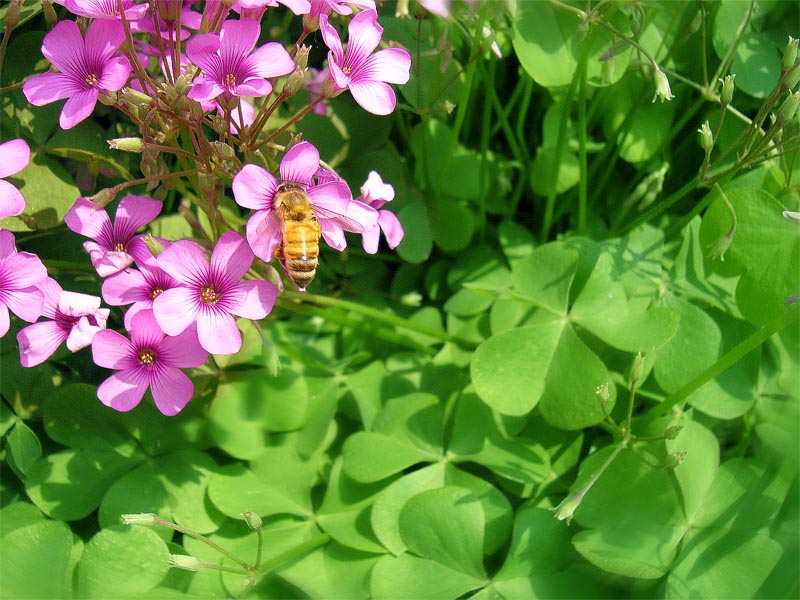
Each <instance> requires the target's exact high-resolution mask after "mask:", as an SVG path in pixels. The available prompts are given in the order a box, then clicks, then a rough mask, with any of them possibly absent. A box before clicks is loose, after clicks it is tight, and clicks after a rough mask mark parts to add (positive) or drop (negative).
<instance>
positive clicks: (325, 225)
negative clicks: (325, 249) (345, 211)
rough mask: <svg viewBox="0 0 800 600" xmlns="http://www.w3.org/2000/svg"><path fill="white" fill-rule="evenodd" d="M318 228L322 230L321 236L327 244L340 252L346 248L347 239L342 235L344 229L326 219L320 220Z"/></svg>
mask: <svg viewBox="0 0 800 600" xmlns="http://www.w3.org/2000/svg"><path fill="white" fill-rule="evenodd" d="M319 228H320V231H321V232H322V238H323V239H324V240H325V242H326V243H327V244H328V246H330V247H331V248H335V249H336V250H339V251H340V252H341V251H342V250H344V249H345V248H347V239H346V238H345V237H344V231H343V230H342V228H341V226H339V225H338V224H337V223H335V222H334V221H330V220H328V219H324V220H320V222H319Z"/></svg>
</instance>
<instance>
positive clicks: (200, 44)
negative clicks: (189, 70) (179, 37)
mask: <svg viewBox="0 0 800 600" xmlns="http://www.w3.org/2000/svg"><path fill="white" fill-rule="evenodd" d="M219 47H220V41H219V36H218V35H217V34H215V33H200V34H198V35H196V36H194V37H193V38H192V39H190V40H189V41H188V42H186V56H188V57H189V60H190V61H192V63H193V64H195V65H197V66H198V67H200V68H201V69H202V70H203V71H206V72H209V71H213V70H215V69H216V68H218V67H219V62H220V61H219V56H218V55H217V51H218V50H219Z"/></svg>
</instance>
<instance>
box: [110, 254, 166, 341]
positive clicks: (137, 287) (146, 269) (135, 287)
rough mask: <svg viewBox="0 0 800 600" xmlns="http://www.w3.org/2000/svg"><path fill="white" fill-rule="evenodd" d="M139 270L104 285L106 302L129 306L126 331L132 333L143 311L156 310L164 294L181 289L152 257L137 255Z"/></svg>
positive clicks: (149, 255) (130, 270) (126, 271)
mask: <svg viewBox="0 0 800 600" xmlns="http://www.w3.org/2000/svg"><path fill="white" fill-rule="evenodd" d="M135 253H136V256H135V259H136V264H137V265H138V267H139V270H138V271H137V270H136V269H123V270H122V271H120V272H119V273H115V274H114V275H111V276H110V277H108V278H107V279H106V280H105V281H103V299H104V300H105V301H106V302H107V303H108V304H110V305H111V306H126V305H128V304H132V305H133V306H131V307H130V308H129V309H128V310H127V311H125V329H128V330H130V329H131V321H132V319H133V316H134V315H135V314H136V313H138V312H139V311H142V310H152V308H153V300H155V299H156V298H157V297H158V296H159V295H160V294H161V293H162V292H164V291H166V290H169V289H172V288H174V287H178V282H177V281H175V279H173V278H172V276H170V275H169V273H167V272H166V271H164V270H163V269H162V268H161V267H159V266H158V261H157V260H156V259H155V258H154V257H153V255H152V254H150V251H149V250H146V251H145V252H144V253H139V252H138V251H135Z"/></svg>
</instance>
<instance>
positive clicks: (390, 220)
mask: <svg viewBox="0 0 800 600" xmlns="http://www.w3.org/2000/svg"><path fill="white" fill-rule="evenodd" d="M378 225H380V228H381V229H382V230H383V233H384V235H385V236H386V241H387V243H388V244H389V248H392V249H394V248H397V246H398V245H399V244H400V242H402V241H403V237H405V235H406V232H405V229H403V226H402V225H401V224H400V220H399V219H398V218H397V216H396V215H395V214H394V213H393V212H391V211H388V210H382V211H380V212H379V214H378Z"/></svg>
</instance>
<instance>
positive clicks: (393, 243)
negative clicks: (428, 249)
mask: <svg viewBox="0 0 800 600" xmlns="http://www.w3.org/2000/svg"><path fill="white" fill-rule="evenodd" d="M358 200H359V201H360V202H363V203H364V204H366V205H367V206H371V207H372V208H374V209H375V210H377V211H378V224H377V225H376V226H375V227H373V228H372V229H368V230H367V231H365V232H364V233H363V234H362V238H361V243H362V245H363V246H364V251H365V252H368V253H369V254H375V253H376V252H377V251H378V241H379V238H380V232H381V231H383V234H384V235H385V236H386V241H387V242H388V244H389V248H396V247H397V245H398V244H399V243H400V242H402V241H403V237H404V236H405V230H404V229H403V226H402V225H401V224H400V221H399V220H398V219H397V216H396V215H395V214H394V213H393V212H391V211H388V210H379V209H380V208H381V207H382V206H383V205H384V204H386V203H387V202H390V201H391V200H394V188H393V187H392V186H391V185H389V184H388V183H383V180H382V179H381V176H380V175H378V174H377V173H376V172H375V171H370V173H369V176H368V177H367V181H366V182H365V183H364V185H362V186H361V196H359V197H358Z"/></svg>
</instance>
